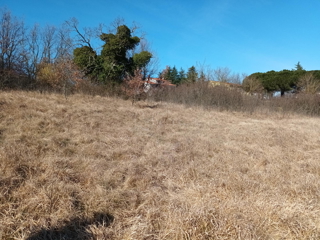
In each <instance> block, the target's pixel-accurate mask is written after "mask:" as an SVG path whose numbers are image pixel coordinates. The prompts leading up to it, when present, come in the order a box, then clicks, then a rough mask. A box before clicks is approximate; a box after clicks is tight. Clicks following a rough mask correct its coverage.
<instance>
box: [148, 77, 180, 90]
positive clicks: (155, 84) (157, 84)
mask: <svg viewBox="0 0 320 240" xmlns="http://www.w3.org/2000/svg"><path fill="white" fill-rule="evenodd" d="M175 86H176V85H175V84H172V83H170V81H169V80H165V79H162V78H151V77H148V78H147V79H146V80H145V81H144V86H143V90H144V92H149V91H150V90H153V89H157V88H161V87H175Z"/></svg>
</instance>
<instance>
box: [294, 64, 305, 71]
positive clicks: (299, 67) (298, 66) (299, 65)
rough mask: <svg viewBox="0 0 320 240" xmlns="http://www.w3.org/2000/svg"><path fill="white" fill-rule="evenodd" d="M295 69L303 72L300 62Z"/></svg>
mask: <svg viewBox="0 0 320 240" xmlns="http://www.w3.org/2000/svg"><path fill="white" fill-rule="evenodd" d="M295 68H296V70H297V71H303V70H304V69H303V67H302V66H301V64H300V62H298V63H297V64H296V65H295Z"/></svg>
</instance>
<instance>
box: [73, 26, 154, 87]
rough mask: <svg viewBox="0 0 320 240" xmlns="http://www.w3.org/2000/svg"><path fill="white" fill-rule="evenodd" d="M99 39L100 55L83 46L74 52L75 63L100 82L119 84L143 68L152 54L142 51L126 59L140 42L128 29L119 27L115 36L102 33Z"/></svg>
mask: <svg viewBox="0 0 320 240" xmlns="http://www.w3.org/2000/svg"><path fill="white" fill-rule="evenodd" d="M100 39H101V40H102V41H104V45H103V46H102V51H101V54H100V55H97V54H96V53H95V52H94V51H93V49H92V48H91V47H90V46H83V47H81V48H76V49H75V50H74V61H75V63H76V64H77V65H78V66H79V67H80V68H81V69H83V70H84V72H85V73H86V74H87V75H89V76H91V77H92V78H94V79H97V80H98V81H100V82H106V81H111V82H118V83H119V82H121V81H122V80H123V78H124V77H125V75H126V74H133V73H134V70H135V69H141V68H143V67H144V66H145V65H146V64H148V62H149V61H150V59H151V57H152V54H151V53H150V52H148V51H142V52H140V53H136V54H134V55H133V56H132V57H128V52H129V51H130V50H133V49H134V48H135V47H136V46H137V45H138V44H139V42H140V38H138V37H137V36H133V37H132V36H131V31H130V29H129V28H128V27H127V26H125V25H121V26H119V27H118V28H117V33H116V34H112V33H109V34H106V33H102V34H101V35H100Z"/></svg>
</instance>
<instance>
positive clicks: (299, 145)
mask: <svg viewBox="0 0 320 240" xmlns="http://www.w3.org/2000/svg"><path fill="white" fill-rule="evenodd" d="M268 114H269V115H267V114H266V113H259V114H258V113H254V114H250V113H242V112H236V111H232V110H230V111H228V112H226V111H222V112H221V111H216V110H210V111H208V110H204V109H202V108H199V107H196V106H192V107H188V108H185V107H184V106H183V105H175V104H171V103H165V102H162V103H159V102H139V103H136V104H135V105H133V106H132V104H131V101H124V100H121V99H116V98H108V97H99V96H97V97H92V96H88V95H80V94H76V95H71V96H69V97H68V98H67V99H65V98H64V97H63V96H61V95H57V94H45V95H41V94H38V93H27V92H20V91H17V92H0V173H1V175H0V235H1V236H2V239H28V240H34V239H319V238H320V217H319V212H320V148H319V146H320V137H319V136H320V121H319V119H318V118H312V117H301V116H295V115H288V116H285V115H283V114H281V113H280V112H274V113H273V114H270V113H269V112H268ZM0 239H1V238H0Z"/></svg>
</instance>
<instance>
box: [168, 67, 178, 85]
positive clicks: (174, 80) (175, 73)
mask: <svg viewBox="0 0 320 240" xmlns="http://www.w3.org/2000/svg"><path fill="white" fill-rule="evenodd" d="M168 80H171V82H172V83H173V84H178V82H179V75H178V70H177V68H176V66H174V67H173V68H172V70H171V73H170V78H169V79H168Z"/></svg>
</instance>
